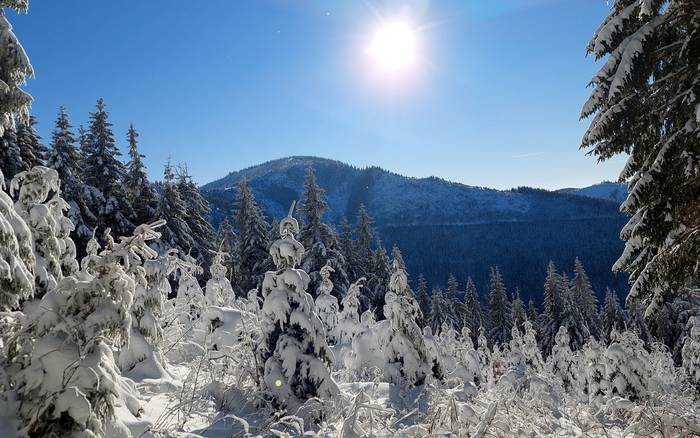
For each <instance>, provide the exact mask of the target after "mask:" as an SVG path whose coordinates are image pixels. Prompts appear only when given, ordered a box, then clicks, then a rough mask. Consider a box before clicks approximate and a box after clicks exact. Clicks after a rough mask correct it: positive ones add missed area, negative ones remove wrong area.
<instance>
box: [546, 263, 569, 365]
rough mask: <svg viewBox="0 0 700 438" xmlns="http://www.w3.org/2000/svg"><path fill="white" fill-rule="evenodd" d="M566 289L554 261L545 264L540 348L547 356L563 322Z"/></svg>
mask: <svg viewBox="0 0 700 438" xmlns="http://www.w3.org/2000/svg"><path fill="white" fill-rule="evenodd" d="M565 294H566V290H565V286H564V284H563V279H562V277H561V275H559V273H558V272H557V267H556V266H555V265H554V262H551V261H550V262H549V265H548V266H547V279H546V280H545V283H544V301H543V309H542V316H541V318H542V350H543V352H544V355H545V356H548V355H549V353H550V352H551V351H552V347H554V344H555V337H556V335H557V332H558V331H559V327H561V326H562V323H563V322H564V310H565V309H564V307H565V306H566V296H565Z"/></svg>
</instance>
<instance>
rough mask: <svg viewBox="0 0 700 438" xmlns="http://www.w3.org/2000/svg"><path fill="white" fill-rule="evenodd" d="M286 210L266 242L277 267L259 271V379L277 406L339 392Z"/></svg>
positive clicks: (294, 223)
mask: <svg viewBox="0 0 700 438" xmlns="http://www.w3.org/2000/svg"><path fill="white" fill-rule="evenodd" d="M293 208H294V204H292V208H290V211H289V215H288V216H287V217H286V218H285V219H283V220H282V221H281V222H280V236H281V238H280V239H278V240H276V241H275V242H273V243H272V245H270V255H271V256H272V259H273V261H274V263H275V266H276V268H277V270H276V271H269V272H267V273H266V274H265V281H264V282H263V286H262V292H263V297H264V299H265V301H264V303H263V308H262V315H261V328H262V333H263V340H262V342H261V344H260V345H259V347H258V351H257V354H258V357H259V362H258V363H259V364H261V367H262V369H261V370H260V371H261V374H262V375H263V378H262V381H261V384H262V386H263V388H264V389H265V390H267V391H268V393H269V394H270V395H271V396H272V397H273V401H274V402H275V403H276V404H278V405H286V406H291V405H298V404H300V403H303V402H304V401H306V400H308V399H309V398H312V397H320V398H330V397H331V396H333V395H335V394H337V393H338V392H339V390H338V386H337V385H336V383H335V382H334V381H333V379H332V378H331V375H330V371H329V369H328V367H329V366H330V365H331V363H332V360H333V354H332V353H331V351H330V349H329V348H328V345H327V343H326V338H325V336H324V329H323V324H322V323H321V320H319V318H318V316H317V315H316V314H315V313H314V311H313V301H312V298H311V295H309V293H308V292H307V291H306V290H307V287H308V285H309V280H310V279H309V276H308V274H306V272H304V271H303V270H301V269H296V266H297V265H298V264H299V263H300V262H301V260H302V259H303V257H304V246H303V245H302V244H301V243H299V242H298V241H297V240H296V239H295V237H294V235H295V234H297V233H298V232H299V224H298V222H297V220H296V219H294V218H293V217H292V212H293Z"/></svg>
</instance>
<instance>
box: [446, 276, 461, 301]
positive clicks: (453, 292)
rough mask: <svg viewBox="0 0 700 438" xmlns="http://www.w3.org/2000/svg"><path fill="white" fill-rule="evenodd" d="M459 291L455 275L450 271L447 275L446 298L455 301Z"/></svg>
mask: <svg viewBox="0 0 700 438" xmlns="http://www.w3.org/2000/svg"><path fill="white" fill-rule="evenodd" d="M458 293H459V282H457V277H455V276H454V274H452V273H450V275H449V276H448V277H447V299H448V300H450V301H451V302H456V301H457V300H458V298H457V294H458Z"/></svg>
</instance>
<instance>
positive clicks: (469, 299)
mask: <svg viewBox="0 0 700 438" xmlns="http://www.w3.org/2000/svg"><path fill="white" fill-rule="evenodd" d="M464 308H465V311H464V316H465V318H466V319H465V321H464V322H463V324H464V325H465V326H466V327H468V328H469V330H470V332H471V335H472V340H476V337H477V334H478V333H479V327H481V326H483V325H484V321H483V317H482V315H481V304H480V303H479V293H478V292H477V290H476V286H475V285H474V281H473V280H472V278H471V277H467V285H466V287H465V291H464Z"/></svg>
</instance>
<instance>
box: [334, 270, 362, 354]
mask: <svg viewBox="0 0 700 438" xmlns="http://www.w3.org/2000/svg"><path fill="white" fill-rule="evenodd" d="M364 281H365V278H364V277H361V278H360V279H359V280H357V281H356V282H354V283H353V284H351V285H350V288H348V292H347V294H346V295H345V297H344V298H343V301H342V302H341V304H342V305H343V310H341V311H340V315H339V316H338V326H337V330H336V331H337V340H338V342H339V343H341V344H350V343H352V341H353V339H355V336H357V334H358V333H359V332H360V331H361V330H362V328H361V327H360V314H359V309H360V288H361V287H362V284H363V283H364Z"/></svg>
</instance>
